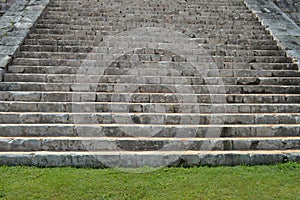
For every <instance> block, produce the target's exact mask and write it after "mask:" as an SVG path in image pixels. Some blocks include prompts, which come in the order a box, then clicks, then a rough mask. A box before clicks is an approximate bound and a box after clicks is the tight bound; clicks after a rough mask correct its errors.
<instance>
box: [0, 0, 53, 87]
mask: <svg viewBox="0 0 300 200" xmlns="http://www.w3.org/2000/svg"><path fill="white" fill-rule="evenodd" d="M48 3H49V0H17V1H16V2H15V3H14V4H13V5H12V6H11V7H10V9H9V10H8V11H7V12H6V13H5V14H4V15H3V16H2V17H1V18H0V82H2V81H3V74H4V73H5V71H6V68H7V65H8V64H9V63H10V62H11V60H12V57H13V55H14V54H15V53H16V51H18V49H19V47H20V45H21V44H22V43H23V41H24V39H25V38H26V36H27V34H28V33H29V31H30V29H31V27H32V26H33V25H34V24H35V22H36V21H37V19H38V18H39V17H40V15H41V14H42V12H43V11H44V9H45V8H46V6H47V5H48Z"/></svg>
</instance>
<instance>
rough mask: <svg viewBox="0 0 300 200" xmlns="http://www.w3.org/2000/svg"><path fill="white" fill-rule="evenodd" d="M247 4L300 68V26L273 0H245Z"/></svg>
mask: <svg viewBox="0 0 300 200" xmlns="http://www.w3.org/2000/svg"><path fill="white" fill-rule="evenodd" d="M244 2H245V4H246V6H247V7H248V8H249V10H251V11H252V12H253V13H254V14H255V16H256V17H257V18H258V19H259V21H260V22H261V24H262V25H263V26H264V27H265V28H266V29H267V30H268V31H269V32H270V33H271V35H272V36H273V37H274V39H275V40H276V41H277V44H278V46H279V47H280V48H281V49H283V50H284V51H286V53H287V56H289V57H291V58H293V60H294V62H295V63H297V64H298V67H299V69H300V28H299V26H297V24H296V23H295V22H294V21H293V20H292V19H290V17H289V16H288V15H287V14H286V13H284V12H283V11H282V10H281V9H280V8H279V7H278V6H276V4H275V3H274V2H273V1H272V0H244Z"/></svg>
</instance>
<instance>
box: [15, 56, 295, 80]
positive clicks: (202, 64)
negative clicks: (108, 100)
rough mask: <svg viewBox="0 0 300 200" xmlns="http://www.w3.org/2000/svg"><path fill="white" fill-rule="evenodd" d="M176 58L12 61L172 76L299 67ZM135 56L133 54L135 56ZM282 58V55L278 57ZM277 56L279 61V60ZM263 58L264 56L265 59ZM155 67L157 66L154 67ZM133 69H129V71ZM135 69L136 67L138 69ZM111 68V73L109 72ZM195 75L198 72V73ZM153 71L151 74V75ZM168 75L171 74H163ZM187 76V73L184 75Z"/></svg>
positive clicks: (24, 64) (18, 59) (25, 64)
mask: <svg viewBox="0 0 300 200" xmlns="http://www.w3.org/2000/svg"><path fill="white" fill-rule="evenodd" d="M174 58H176V59H179V60H178V61H176V62H173V61H160V60H162V59H163V57H162V56H159V55H158V56H155V57H153V59H157V60H156V61H150V60H142V61H137V62H138V63H137V64H135V63H133V62H130V61H127V60H128V59H131V58H130V56H124V57H121V58H120V59H119V60H101V59H99V60H88V59H86V60H77V59H55V60H54V59H43V58H16V59H14V61H13V63H12V64H13V65H22V66H65V67H80V66H81V68H83V69H85V68H90V67H94V68H97V69H99V67H101V69H100V70H102V71H103V69H105V71H106V72H107V73H109V74H111V73H116V72H115V71H120V72H119V73H121V74H124V73H126V70H127V71H130V73H131V74H140V75H156V74H157V73H153V72H157V70H155V69H157V68H159V67H161V66H165V68H166V69H163V70H161V71H160V72H159V71H158V74H159V75H163V76H170V75H173V76H174V75H175V74H177V75H179V76H180V75H182V70H181V71H180V70H174V69H172V68H173V66H175V67H177V68H179V66H181V67H185V68H183V70H185V69H188V70H189V71H191V70H190V69H194V70H195V68H197V69H198V70H196V72H197V71H201V70H202V69H265V70H267V69H270V70H283V69H287V70H298V65H297V64H294V63H285V62H283V61H284V60H285V59H286V58H285V57H283V60H281V61H282V63H262V62H256V61H255V60H256V58H255V59H253V60H252V61H253V62H250V63H245V62H217V61H214V60H212V59H211V58H209V57H207V59H208V60H207V61H195V62H193V61H191V62H188V60H184V58H182V57H177V56H175V57H174ZM122 59H125V61H122ZM133 59H134V57H133ZM279 59H280V58H279ZM279 59H278V60H279ZM262 61H264V58H262ZM151 65H153V66H154V67H153V68H154V69H153V68H150V66H151ZM155 66H156V67H155ZM141 67H144V68H145V67H146V68H147V67H148V68H149V70H147V71H142V72H141V73H135V71H134V70H131V69H134V68H137V69H138V68H141ZM126 68H127V69H126ZM128 69H130V70H128ZM135 70H136V69H135ZM110 71H112V72H110ZM196 72H195V73H193V74H199V72H198V73H196ZM149 73H150V74H149ZM164 74H169V75H164ZM111 75H120V74H111ZM184 75H188V74H184Z"/></svg>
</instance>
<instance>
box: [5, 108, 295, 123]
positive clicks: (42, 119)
mask: <svg viewBox="0 0 300 200" xmlns="http://www.w3.org/2000/svg"><path fill="white" fill-rule="evenodd" d="M77 109H80V108H77ZM76 111H77V110H76ZM0 116H1V118H0V123H1V124H24V123H25V124H45V123H46V124H47V123H53V124H66V123H76V124H90V123H93V124H95V123H98V124H160V125H165V124H166V125H181V124H182V125H189V124H190V125H199V124H299V122H300V114H299V113H225V114H224V113H220V114H218V113H216V114H215V113H213V114H203V113H201V114H199V113H95V112H93V113H76V112H72V113H66V112H63V113H44V112H36V113H35V112H31V113H26V112H25V113H20V112H0Z"/></svg>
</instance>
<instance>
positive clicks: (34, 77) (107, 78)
mask: <svg viewBox="0 0 300 200" xmlns="http://www.w3.org/2000/svg"><path fill="white" fill-rule="evenodd" d="M77 80H80V82H84V83H116V84H123V83H127V84H131V83H134V84H162V85H163V84H176V85H214V84H215V85H216V84H223V85H282V86H284V85H299V81H300V77H284V78H283V77H221V78H219V77H189V76H184V77H182V76H172V77H169V76H140V77H136V76H134V75H121V76H118V75H117V76H116V75H102V76H101V75H100V76H99V75H68V74H59V75H58V74H47V75H44V74H5V75H4V81H5V82H46V83H74V82H76V81H77Z"/></svg>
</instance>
